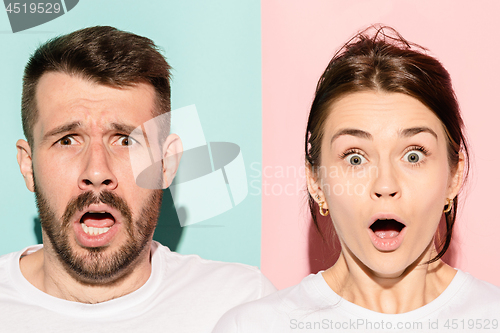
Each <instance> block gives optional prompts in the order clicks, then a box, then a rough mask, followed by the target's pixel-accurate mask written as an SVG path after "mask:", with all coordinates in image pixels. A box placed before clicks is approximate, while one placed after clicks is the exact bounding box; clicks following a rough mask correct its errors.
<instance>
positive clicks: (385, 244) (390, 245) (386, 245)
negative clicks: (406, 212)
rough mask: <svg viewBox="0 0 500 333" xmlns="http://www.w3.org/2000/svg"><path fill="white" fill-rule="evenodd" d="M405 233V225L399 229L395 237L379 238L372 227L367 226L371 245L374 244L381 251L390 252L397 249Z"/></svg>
mask: <svg viewBox="0 0 500 333" xmlns="http://www.w3.org/2000/svg"><path fill="white" fill-rule="evenodd" d="M405 234H406V227H404V228H403V229H401V231H400V232H399V234H398V235H397V236H396V237H392V238H380V237H378V236H377V235H376V234H375V233H374V232H373V230H372V229H370V228H368V235H369V236H370V240H371V241H372V244H373V246H375V248H376V249H377V250H379V251H382V252H390V251H394V250H397V249H398V248H399V247H400V246H401V244H402V243H403V240H404V237H405Z"/></svg>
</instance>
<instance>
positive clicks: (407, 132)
mask: <svg viewBox="0 0 500 333" xmlns="http://www.w3.org/2000/svg"><path fill="white" fill-rule="evenodd" d="M422 132H424V133H429V134H432V135H433V136H434V137H435V138H436V140H437V139H438V136H437V134H436V132H434V131H433V130H432V129H430V128H429V127H425V126H423V127H411V128H406V129H404V130H402V131H400V132H399V136H401V137H405V138H409V137H411V136H414V135H417V134H419V133H422Z"/></svg>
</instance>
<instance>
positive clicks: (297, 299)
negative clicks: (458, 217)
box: [213, 270, 500, 333]
mask: <svg viewBox="0 0 500 333" xmlns="http://www.w3.org/2000/svg"><path fill="white" fill-rule="evenodd" d="M499 322H500V288H499V287H496V286H494V285H492V284H490V283H487V282H484V281H481V280H478V279H476V278H474V277H473V276H472V275H470V274H468V273H464V272H462V271H460V270H458V271H457V274H456V275H455V277H454V278H453V280H452V282H451V283H450V285H449V286H448V287H447V288H446V289H445V290H444V292H443V293H442V294H441V295H439V296H438V297H437V298H436V299H435V300H433V301H432V302H430V303H428V304H426V305H425V306H423V307H421V308H418V309H416V310H413V311H410V312H406V313H401V314H384V313H379V312H375V311H371V310H368V309H366V308H363V307H361V306H358V305H356V304H354V303H351V302H349V301H346V300H345V299H343V298H342V297H340V296H339V295H338V294H336V293H335V292H334V291H333V290H332V289H331V288H330V287H329V286H328V284H327V283H326V281H325V280H324V278H323V275H322V274H321V272H320V273H318V274H315V275H309V276H307V277H306V278H304V279H303V280H302V282H301V283H300V284H298V285H296V286H293V287H290V288H287V289H284V290H281V291H278V292H276V293H274V294H271V295H269V296H267V297H264V298H262V299H260V300H257V301H253V302H250V303H246V304H243V305H240V306H237V307H236V308H234V309H232V310H230V311H229V312H227V313H226V314H225V315H224V316H223V317H222V318H221V320H220V321H219V323H218V324H217V325H216V327H215V329H214V331H213V332H214V333H221V332H224V333H226V332H241V333H243V332H252V333H255V332H258V333H265V332H273V333H279V332H500V326H499V325H500V324H499Z"/></svg>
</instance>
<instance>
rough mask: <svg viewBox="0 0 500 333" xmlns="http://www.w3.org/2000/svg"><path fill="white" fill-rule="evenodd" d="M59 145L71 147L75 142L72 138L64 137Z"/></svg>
mask: <svg viewBox="0 0 500 333" xmlns="http://www.w3.org/2000/svg"><path fill="white" fill-rule="evenodd" d="M59 143H60V144H61V146H71V145H73V144H75V143H76V140H75V138H73V137H72V136H69V135H68V136H65V137H64V138H62V139H60V140H59Z"/></svg>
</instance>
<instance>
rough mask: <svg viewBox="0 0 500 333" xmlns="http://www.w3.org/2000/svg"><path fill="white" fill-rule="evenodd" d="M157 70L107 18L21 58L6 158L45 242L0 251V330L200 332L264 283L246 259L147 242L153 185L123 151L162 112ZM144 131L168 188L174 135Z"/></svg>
mask: <svg viewBox="0 0 500 333" xmlns="http://www.w3.org/2000/svg"><path fill="white" fill-rule="evenodd" d="M169 69H170V67H169V65H168V64H167V62H166V61H165V59H164V58H163V56H162V55H161V54H160V53H159V52H158V51H157V49H156V46H155V45H154V43H153V42H152V41H150V40H149V39H147V38H144V37H140V36H137V35H134V34H131V33H127V32H123V31H119V30H116V29H114V28H111V27H93V28H87V29H83V30H79V31H76V32H73V33H71V34H69V35H65V36H62V37H58V38H56V39H53V40H50V41H49V42H47V43H46V44H44V45H42V46H40V47H39V48H38V49H37V51H36V52H35V53H34V54H33V56H32V57H31V58H30V60H29V62H28V64H27V66H26V69H25V75H24V83H23V97H22V120H23V129H24V133H25V136H26V139H27V141H25V140H19V141H18V142H17V149H18V155H17V159H18V162H19V166H20V169H21V173H22V175H23V177H24V179H25V182H26V186H27V187H28V189H29V190H30V191H33V192H35V196H36V202H37V206H38V210H39V215H40V221H41V225H42V233H43V245H38V246H32V247H29V248H27V249H24V250H22V251H20V252H18V253H11V254H8V255H4V256H2V257H0V319H1V320H0V323H1V331H2V332H4V331H5V332H85V333H89V332H152V331H154V332H160V331H161V332H210V331H211V329H212V327H213V326H214V325H215V323H216V322H217V320H218V319H219V317H220V316H221V315H222V314H224V313H225V312H226V311H227V310H229V309H230V308H232V307H234V306H236V305H238V304H241V303H243V302H247V301H250V300H253V299H257V298H260V297H262V296H264V295H266V294H269V293H271V292H272V291H274V290H275V289H274V287H273V286H272V284H271V283H270V282H269V281H268V280H267V279H266V278H265V277H264V276H263V275H262V274H261V273H260V272H259V271H258V270H257V269H255V268H252V267H248V266H245V265H239V264H225V263H218V262H212V261H206V260H202V259H200V258H199V257H197V256H183V255H179V254H176V253H173V252H170V251H169V250H168V248H166V247H164V246H162V245H161V244H159V243H156V242H153V241H152V237H153V232H154V229H155V226H156V223H157V219H158V215H159V210H160V206H161V200H162V190H161V189H156V190H155V189H146V188H141V187H139V186H138V185H137V184H136V181H135V179H134V178H135V177H134V174H133V170H132V169H133V165H132V164H133V163H132V162H131V161H130V158H129V157H130V156H131V153H130V152H131V151H133V150H134V149H141V148H146V146H147V147H148V148H149V147H150V144H151V146H152V142H143V141H141V139H139V138H136V137H133V136H132V134H131V133H132V132H134V133H135V131H134V130H135V129H136V128H141V125H143V124H144V123H146V122H148V121H149V120H151V119H153V118H157V117H158V116H160V117H161V116H164V115H168V112H169V111H170V84H169V75H170V72H169ZM146 137H147V136H146V134H145V133H144V138H146ZM149 139H150V141H151V140H159V141H160V142H161V147H162V149H161V154H163V156H162V157H163V162H162V164H161V166H160V169H161V170H159V173H160V176H161V177H160V179H161V181H162V182H163V186H162V187H168V186H169V184H170V183H171V182H172V179H173V177H174V176H175V173H176V170H177V166H178V164H179V159H180V155H181V152H182V144H181V141H180V139H179V137H178V136H176V135H175V134H171V135H169V136H167V135H163V136H162V135H161V134H160V135H159V138H156V139H154V138H151V137H150V138H149ZM135 147H137V148H135ZM139 156H140V154H139ZM160 188H161V187H160Z"/></svg>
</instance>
